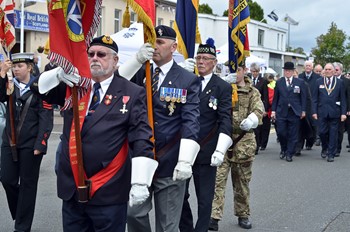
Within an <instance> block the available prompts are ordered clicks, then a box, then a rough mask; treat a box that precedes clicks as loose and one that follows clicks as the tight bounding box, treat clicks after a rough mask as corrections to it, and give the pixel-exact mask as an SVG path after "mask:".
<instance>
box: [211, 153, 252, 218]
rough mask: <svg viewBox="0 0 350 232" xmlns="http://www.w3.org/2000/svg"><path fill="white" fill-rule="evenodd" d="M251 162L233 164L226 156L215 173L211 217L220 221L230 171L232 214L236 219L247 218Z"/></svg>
mask: <svg viewBox="0 0 350 232" xmlns="http://www.w3.org/2000/svg"><path fill="white" fill-rule="evenodd" d="M252 164H253V162H252V161H249V162H245V163H233V162H231V161H230V160H229V159H228V158H227V156H225V159H224V162H223V163H222V164H221V166H220V167H218V169H217V171H216V180H215V194H214V200H213V204H212V209H211V217H212V218H215V219H218V220H221V219H222V215H223V213H224V203H225V190H226V182H227V177H228V174H229V172H230V170H231V178H232V186H233V192H234V212H235V215H236V216H237V217H248V216H249V215H250V207H249V197H250V190H249V182H250V180H251V178H252Z"/></svg>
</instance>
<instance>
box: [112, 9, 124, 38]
mask: <svg viewBox="0 0 350 232" xmlns="http://www.w3.org/2000/svg"><path fill="white" fill-rule="evenodd" d="M121 13H122V11H121V10H118V9H115V10H114V33H116V32H118V31H119V30H120V15H121Z"/></svg>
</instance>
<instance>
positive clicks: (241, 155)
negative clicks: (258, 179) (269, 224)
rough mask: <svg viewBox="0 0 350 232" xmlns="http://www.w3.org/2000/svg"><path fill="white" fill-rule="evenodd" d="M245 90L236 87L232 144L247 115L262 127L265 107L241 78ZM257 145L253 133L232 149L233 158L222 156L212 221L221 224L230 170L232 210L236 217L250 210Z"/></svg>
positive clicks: (249, 84) (249, 83)
mask: <svg viewBox="0 0 350 232" xmlns="http://www.w3.org/2000/svg"><path fill="white" fill-rule="evenodd" d="M244 81H245V83H246V85H245V86H243V87H239V86H238V90H237V92H238V102H237V103H236V105H235V106H234V107H233V109H232V127H233V134H232V139H233V140H235V139H236V138H237V137H238V136H239V135H240V134H241V132H242V130H241V129H240V128H239V125H240V123H241V122H242V121H243V119H245V118H247V117H248V115H249V114H250V113H253V112H254V113H255V114H256V116H257V117H258V119H259V124H262V117H263V110H264V105H263V103H262V101H261V99H260V93H259V91H258V90H257V89H256V88H254V87H252V85H251V81H250V79H249V78H248V77H245V78H244ZM255 149H256V141H255V135H254V132H253V129H251V130H250V131H248V132H247V133H246V134H245V135H244V136H243V138H242V139H241V140H240V141H239V142H238V143H237V144H235V146H234V147H233V157H232V158H229V157H228V156H227V154H226V155H225V158H224V162H223V163H222V164H221V166H220V167H218V169H217V172H216V181H215V195H214V200H213V204H212V211H211V217H212V218H214V219H218V220H221V218H222V215H223V212H224V210H223V209H224V202H225V188H226V182H227V177H228V173H229V171H230V170H231V178H232V185H233V190H234V210H235V215H236V216H237V217H242V218H244V217H248V216H249V215H250V210H249V196H250V191H249V182H250V180H251V177H252V169H251V168H252V164H253V160H254V158H255Z"/></svg>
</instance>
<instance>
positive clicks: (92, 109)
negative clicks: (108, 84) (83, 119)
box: [87, 82, 101, 116]
mask: <svg viewBox="0 0 350 232" xmlns="http://www.w3.org/2000/svg"><path fill="white" fill-rule="evenodd" d="M100 88H101V84H100V83H99V82H96V83H95V84H94V95H92V99H91V103H90V107H89V112H88V114H87V116H91V115H92V114H93V113H94V112H95V110H96V108H97V107H98V105H99V104H100Z"/></svg>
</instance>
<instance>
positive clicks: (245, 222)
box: [238, 217, 252, 229]
mask: <svg viewBox="0 0 350 232" xmlns="http://www.w3.org/2000/svg"><path fill="white" fill-rule="evenodd" d="M238 225H239V226H240V227H242V228H243V229H251V228H252V223H250V221H249V218H242V217H239V218H238Z"/></svg>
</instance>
